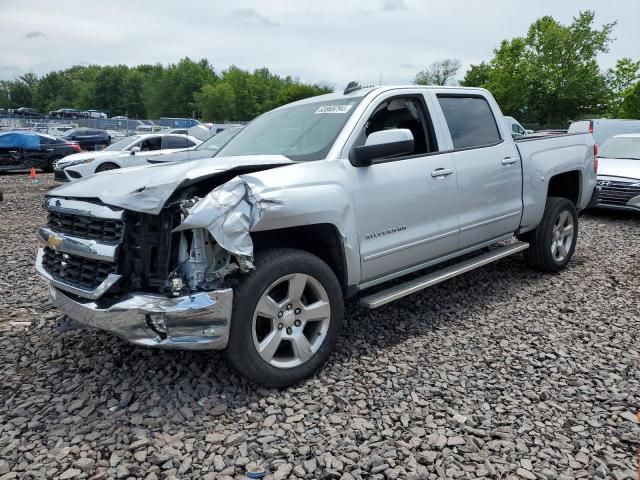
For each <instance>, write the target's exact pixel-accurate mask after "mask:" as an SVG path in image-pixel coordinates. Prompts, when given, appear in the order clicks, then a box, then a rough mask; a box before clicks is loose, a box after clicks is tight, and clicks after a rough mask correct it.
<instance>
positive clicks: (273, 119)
mask: <svg viewBox="0 0 640 480" xmlns="http://www.w3.org/2000/svg"><path fill="white" fill-rule="evenodd" d="M362 98H363V97H349V98H341V99H338V100H325V101H319V102H314V103H305V104H302V105H293V106H290V107H284V108H281V109H278V110H272V111H270V112H267V113H265V114H264V115H261V116H260V117H258V118H256V119H255V120H254V121H253V122H251V123H250V124H249V125H247V126H246V127H245V128H244V129H243V130H242V131H241V132H240V133H238V134H237V135H236V136H235V137H234V138H233V139H232V140H230V141H229V143H227V144H226V145H225V146H224V147H222V148H221V149H220V151H219V152H218V154H217V155H216V156H218V157H221V156H234V155H284V156H285V157H288V158H290V159H291V160H299V161H308V160H321V159H323V158H325V157H326V155H327V153H328V152H329V150H330V149H331V146H332V145H333V142H334V141H335V139H336V138H337V136H338V134H339V133H340V131H341V130H342V127H344V125H345V123H346V122H347V120H348V119H349V117H350V116H351V114H352V113H353V111H354V110H355V107H356V105H358V103H360V101H361V100H362ZM214 138H215V137H214Z"/></svg>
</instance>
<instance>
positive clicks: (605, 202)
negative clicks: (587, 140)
mask: <svg viewBox="0 0 640 480" xmlns="http://www.w3.org/2000/svg"><path fill="white" fill-rule="evenodd" d="M598 186H599V187H600V194H599V195H598V202H597V203H596V205H595V206H596V207H599V208H612V209H618V210H631V211H635V212H640V133H627V134H624V135H616V136H615V137H611V138H609V139H607V140H605V141H604V142H602V145H600V147H599V148H598Z"/></svg>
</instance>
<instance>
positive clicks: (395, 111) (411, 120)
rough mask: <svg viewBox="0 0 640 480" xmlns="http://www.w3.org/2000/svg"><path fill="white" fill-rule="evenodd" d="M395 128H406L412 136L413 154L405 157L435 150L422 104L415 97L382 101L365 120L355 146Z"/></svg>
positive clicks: (433, 136)
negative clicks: (378, 133)
mask: <svg viewBox="0 0 640 480" xmlns="http://www.w3.org/2000/svg"><path fill="white" fill-rule="evenodd" d="M395 128H406V129H408V130H410V131H411V133H412V134H413V152H411V153H408V154H407V156H411V155H419V154H422V153H428V152H433V151H436V150H437V147H436V141H435V135H434V134H433V130H432V128H431V124H430V123H429V122H427V116H426V113H425V111H424V108H423V106H422V102H421V101H420V100H419V99H418V98H416V97H402V98H391V99H388V100H384V101H383V102H382V103H381V104H380V105H378V107H377V108H376V109H375V111H374V112H373V114H372V115H371V117H369V120H367V123H366V124H365V126H364V132H363V135H361V137H360V138H359V139H358V140H357V141H356V145H364V144H365V142H366V138H367V137H368V136H369V135H371V134H372V133H373V132H379V131H381V130H390V129H395Z"/></svg>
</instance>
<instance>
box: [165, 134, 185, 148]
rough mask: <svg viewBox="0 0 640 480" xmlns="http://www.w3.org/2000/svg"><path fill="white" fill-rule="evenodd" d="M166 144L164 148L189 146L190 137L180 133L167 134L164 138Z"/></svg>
mask: <svg viewBox="0 0 640 480" xmlns="http://www.w3.org/2000/svg"><path fill="white" fill-rule="evenodd" d="M163 142H164V145H163V147H162V148H189V147H190V146H191V145H190V144H189V143H190V142H189V139H188V138H187V137H182V136H180V135H167V136H166V137H164V138H163Z"/></svg>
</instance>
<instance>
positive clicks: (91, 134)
mask: <svg viewBox="0 0 640 480" xmlns="http://www.w3.org/2000/svg"><path fill="white" fill-rule="evenodd" d="M64 138H65V140H69V141H72V142H78V144H79V145H80V148H82V149H83V150H96V149H97V148H96V147H100V148H104V147H106V146H107V145H109V144H110V143H111V135H109V134H108V133H107V132H105V131H104V130H91V129H89V128H77V129H74V130H69V131H68V132H65V134H64Z"/></svg>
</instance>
